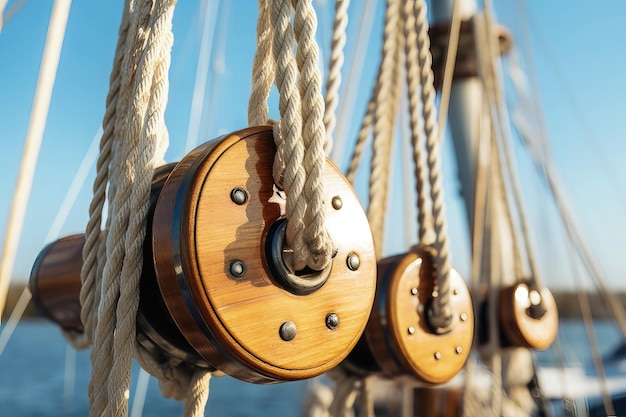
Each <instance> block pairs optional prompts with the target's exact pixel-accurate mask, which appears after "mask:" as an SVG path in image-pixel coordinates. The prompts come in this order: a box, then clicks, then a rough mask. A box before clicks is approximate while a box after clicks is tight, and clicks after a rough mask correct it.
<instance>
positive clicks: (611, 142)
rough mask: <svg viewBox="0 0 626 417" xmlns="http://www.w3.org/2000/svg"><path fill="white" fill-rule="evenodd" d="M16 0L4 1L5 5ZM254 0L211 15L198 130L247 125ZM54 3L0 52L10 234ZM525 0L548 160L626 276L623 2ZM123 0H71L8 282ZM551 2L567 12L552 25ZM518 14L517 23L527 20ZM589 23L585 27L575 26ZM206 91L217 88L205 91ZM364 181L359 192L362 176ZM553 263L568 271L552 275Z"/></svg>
mask: <svg viewBox="0 0 626 417" xmlns="http://www.w3.org/2000/svg"><path fill="white" fill-rule="evenodd" d="M13 3H14V2H9V7H10V6H11V4H13ZM323 3H326V2H325V1H319V2H315V4H316V5H317V6H320V5H323ZM354 3H356V2H354ZM246 4H249V5H250V7H248V8H244V9H241V8H237V6H236V5H235V4H232V1H230V2H229V1H222V2H220V7H219V10H217V11H216V13H215V14H214V18H215V21H216V22H217V23H216V24H215V26H214V30H215V33H216V38H217V39H220V40H222V41H223V43H216V44H215V45H212V54H211V56H212V59H211V61H210V62H211V67H210V69H211V71H210V76H209V77H208V79H207V80H206V84H207V91H208V92H207V93H206V94H205V98H206V99H207V102H208V104H206V107H205V109H204V111H203V113H202V114H201V115H200V125H199V127H198V131H197V133H196V134H194V133H193V132H191V136H192V137H195V138H203V140H209V139H211V138H214V137H217V136H219V135H221V134H223V133H226V132H229V131H234V130H238V129H240V128H243V127H245V126H246V125H247V120H246V111H247V98H248V95H249V92H250V78H251V67H252V57H253V54H254V43H255V37H254V33H255V28H256V2H249V3H246ZM239 5H241V3H239ZM381 6H382V2H380V3H379V4H378V5H377V7H378V8H377V14H376V19H375V23H374V26H373V27H372V30H371V36H372V41H371V42H372V43H371V44H370V48H369V51H368V57H367V63H368V64H369V65H368V66H367V68H365V72H364V74H363V82H362V84H363V85H366V86H367V87H366V88H361V89H360V91H358V97H357V102H358V103H359V104H358V106H357V107H355V109H354V112H353V113H354V114H353V117H351V118H350V119H351V120H352V125H350V126H346V127H345V131H348V132H349V134H347V135H345V137H343V138H338V139H337V140H342V139H343V140H346V141H352V140H353V138H354V137H355V135H356V133H355V132H356V129H358V126H357V124H358V122H359V121H360V118H361V117H362V114H363V109H364V107H365V104H366V100H367V97H366V96H367V94H369V89H370V85H371V82H370V81H371V80H372V79H373V72H374V69H375V68H376V67H377V65H378V54H379V45H380V35H381V27H382V24H381V23H382V22H381V15H382V14H381V10H382V7H381ZM202 7H203V6H202V4H198V3H196V2H194V3H193V4H192V2H181V3H180V4H179V5H178V6H177V9H176V12H175V15H174V33H175V43H174V48H173V51H172V64H171V68H170V73H169V75H170V95H169V103H168V109H167V113H166V122H167V124H168V129H169V133H170V148H169V150H168V152H167V154H166V159H167V161H168V162H170V161H174V160H177V159H178V158H180V155H182V154H183V153H184V149H185V148H189V145H188V143H187V140H186V138H187V137H188V136H190V134H189V133H188V132H189V131H190V129H188V126H189V124H191V122H190V113H191V108H192V104H191V102H192V95H193V89H194V82H195V78H196V75H195V72H196V68H197V62H198V53H199V50H200V46H201V34H202V28H201V26H200V24H201V20H202V19H201V16H203V15H204V9H202ZM215 7H217V6H215ZM499 7H500V8H498V9H496V16H497V17H498V18H499V19H498V20H499V21H501V22H502V23H504V24H508V25H509V29H510V30H511V32H512V33H513V38H514V42H516V44H517V45H520V46H523V44H524V42H525V41H524V35H523V33H524V32H523V31H522V30H521V29H520V27H516V26H515V24H514V22H515V17H516V14H517V12H516V10H512V9H514V8H511V9H507V8H505V7H503V6H499ZM50 8H51V4H48V3H47V4H46V5H45V7H44V5H41V4H39V3H37V4H35V3H34V2H29V3H26V4H25V5H24V6H23V7H22V9H21V10H19V12H18V13H17V14H16V15H15V16H13V18H12V19H11V20H10V21H9V22H8V23H7V24H6V25H5V26H4V27H3V28H2V31H1V32H0V57H2V60H3V62H6V63H8V65H1V66H0V91H2V92H3V93H2V94H0V128H1V129H2V131H3V132H4V133H3V138H2V139H1V140H0V144H1V145H2V148H1V150H2V151H1V152H0V167H1V168H0V169H2V172H3V174H4V175H3V178H4V179H3V181H1V182H0V195H2V196H5V198H3V199H1V200H0V235H1V236H3V237H4V233H5V231H6V221H7V216H8V212H9V207H10V200H11V198H12V194H13V188H14V185H15V179H16V176H17V172H18V166H19V161H20V158H21V152H22V145H23V140H24V136H25V132H26V128H27V125H28V119H29V115H30V107H31V102H32V97H33V93H34V89H35V85H36V80H37V73H38V70H39V61H40V59H41V52H42V49H43V44H44V41H45V36H46V31H47V25H48V19H49V13H50ZM526 8H527V12H528V13H527V14H528V22H527V23H528V26H529V29H530V44H531V48H530V49H531V50H532V54H533V56H534V59H531V58H529V56H528V55H523V54H522V60H523V61H525V64H528V61H534V63H535V65H536V72H537V78H538V82H539V86H538V89H539V92H540V95H541V97H540V101H541V103H542V107H543V110H544V112H543V114H544V119H545V123H546V127H547V131H548V134H549V137H550V145H551V149H552V156H553V160H554V164H555V166H556V168H557V171H558V174H559V178H560V179H561V180H562V183H563V185H564V188H565V190H566V192H567V196H568V198H569V201H570V203H571V205H572V206H573V207H574V208H575V212H576V216H577V218H578V219H579V223H580V224H581V232H582V233H583V235H584V236H585V237H586V239H587V241H588V244H589V245H588V246H589V247H590V249H591V250H592V253H593V254H594V256H595V257H596V260H597V261H598V263H599V264H600V265H601V266H602V269H603V270H604V271H605V272H606V276H607V277H608V279H609V283H610V285H611V286H613V287H618V288H620V289H626V280H625V279H624V277H625V276H626V256H623V245H624V244H623V242H624V238H623V236H624V234H625V233H624V232H626V164H624V163H623V161H626V140H624V139H626V138H625V137H624V136H625V135H626V134H625V132H626V129H624V127H623V125H624V120H625V119H624V117H623V108H624V105H623V104H622V103H621V101H620V99H621V98H622V97H625V96H626V79H624V77H623V74H624V73H626V53H621V55H620V53H619V52H615V48H612V44H611V41H610V39H623V38H624V35H626V33H625V32H626V28H624V27H623V25H622V24H621V22H620V18H621V16H624V15H626V3H623V2H619V1H613V2H605V3H603V4H599V5H596V8H595V9H594V10H593V12H590V11H589V6H588V5H587V4H586V3H585V2H582V1H579V2H572V3H570V4H569V5H568V7H567V8H562V7H560V8H558V6H557V5H555V4H528V5H526ZM121 9H122V7H121V4H119V5H118V4H109V3H108V2H101V4H100V3H98V4H88V3H87V2H74V3H73V4H72V9H71V11H70V17H69V21H68V27H67V32H66V35H65V41H64V46H63V51H62V55H61V60H60V63H59V68H58V73H57V79H56V85H55V89H54V92H53V96H52V101H51V106H50V112H49V115H48V122H47V127H46V131H45V134H44V138H43V142H42V148H41V153H40V157H39V162H38V167H37V171H36V173H35V180H34V183H33V190H32V192H31V198H30V201H29V206H28V211H27V214H26V219H25V224H24V229H23V231H22V237H21V239H20V245H19V249H18V258H17V260H16V264H15V269H14V274H13V277H14V281H13V282H15V281H18V282H25V281H27V280H28V275H29V274H30V269H31V267H32V264H33V261H34V259H35V258H36V256H37V254H38V253H39V251H40V250H41V249H42V248H43V247H44V244H45V243H46V242H45V241H46V240H47V239H48V238H47V237H46V236H47V235H48V231H49V229H50V227H51V226H52V224H53V219H54V218H55V216H56V215H57V212H58V211H59V207H60V205H61V201H62V200H63V198H64V196H65V193H66V190H67V189H68V188H69V185H70V184H71V182H72V180H73V178H74V175H75V173H76V172H77V171H78V170H79V167H80V165H81V161H82V160H83V157H84V155H85V154H86V153H87V151H88V149H89V146H90V144H91V143H92V138H93V137H94V134H96V132H98V129H99V126H100V124H101V119H102V116H103V114H104V104H105V97H106V92H107V90H108V79H109V71H110V67H111V63H112V60H113V53H114V48H115V43H116V41H117V29H118V26H119V20H120V16H121ZM318 9H319V7H318ZM324 10H325V11H324V13H321V14H320V15H319V17H318V18H319V25H320V27H319V29H318V38H319V39H320V40H321V43H320V47H321V48H322V49H323V50H324V52H323V54H322V58H323V59H324V60H326V59H327V51H328V45H330V40H329V36H330V31H331V24H332V7H327V8H325V9H324ZM350 10H351V12H354V14H353V16H358V15H359V10H360V9H359V8H358V5H352V6H351V9H350ZM557 16H558V19H559V24H557V25H555V24H554V20H555V19H557ZM233 19H237V24H230V23H231V22H232V20H233ZM353 19H356V18H355V17H353ZM517 25H520V26H521V24H520V23H519V22H518V23H517ZM581 27H582V28H585V29H586V30H580V28H581ZM348 30H349V31H350V30H351V31H352V32H349V33H348V36H349V38H348V44H347V46H346V54H347V56H346V64H345V65H344V75H343V80H344V81H343V83H342V88H343V87H345V86H346V84H347V79H348V78H349V76H348V75H347V74H346V71H348V68H349V65H350V59H351V54H352V52H350V50H349V48H350V47H351V46H352V47H353V46H354V42H355V40H354V35H355V30H356V29H355V28H354V25H353V21H351V22H350V23H349V29H348ZM351 33H352V35H353V36H352V38H350V35H351ZM351 39H352V40H351ZM521 52H524V51H523V50H522V51H521ZM583 57H584V58H585V59H583ZM324 62H326V61H324ZM325 66H326V65H325V64H324V67H325ZM529 79H531V80H532V79H533V76H532V75H530V76H529ZM211 97H217V99H213V100H211ZM535 99H537V97H535ZM585 103H587V104H585ZM270 109H271V111H270V113H271V114H272V115H274V117H275V115H277V113H278V111H277V105H276V104H275V99H274V101H271V102H270ZM355 121H356V122H357V123H355ZM344 123H345V122H344ZM191 130H193V129H191ZM448 131H449V129H448ZM199 143H200V141H197V142H196V144H199ZM346 143H348V142H346ZM516 150H517V152H518V157H517V160H518V164H519V166H520V170H521V174H520V176H521V177H522V178H523V179H524V180H525V184H524V189H525V191H526V194H525V196H526V198H527V203H528V206H527V208H526V209H527V211H528V212H529V213H530V215H531V217H532V219H534V220H535V223H536V224H538V226H535V228H534V229H533V231H534V242H535V243H536V244H537V247H540V248H543V249H540V253H538V254H537V255H538V257H539V259H540V261H541V265H542V268H541V269H542V271H543V272H544V277H543V280H544V282H546V284H547V285H548V286H549V287H551V288H555V289H559V288H569V287H571V286H572V285H573V284H572V283H571V281H570V280H568V275H571V274H572V271H571V270H570V268H569V266H566V265H567V263H568V262H569V261H568V259H567V257H568V253H567V250H566V247H565V246H566V245H564V244H562V243H559V242H561V241H562V236H559V235H562V234H563V231H562V228H560V227H559V226H558V225H557V224H556V223H557V222H558V218H557V217H556V213H555V210H554V207H553V203H552V202H550V200H549V197H548V194H547V191H546V187H545V185H544V183H543V182H542V181H541V179H540V178H539V177H538V175H536V174H535V173H534V172H535V171H534V168H533V166H532V161H530V159H529V158H528V156H527V155H524V154H519V153H520V152H519V146H516ZM442 153H443V158H444V161H443V164H444V169H445V175H446V178H445V182H444V185H445V192H446V201H447V202H448V203H449V204H448V206H449V207H448V215H447V217H448V222H449V225H450V226H449V228H450V235H451V245H452V248H451V250H452V256H453V262H454V264H455V265H456V266H457V268H458V269H459V270H461V271H462V272H463V275H464V277H465V278H466V279H468V278H469V273H468V272H469V242H468V240H469V239H468V232H467V225H466V220H465V213H464V207H463V203H462V202H460V201H459V200H460V199H459V198H458V190H459V185H458V180H457V178H456V168H455V166H454V156H453V152H452V150H451V140H449V139H448V138H446V141H445V144H444V147H443V149H442ZM347 154H348V152H345V154H344V155H339V160H338V161H336V162H337V163H338V166H339V167H340V168H345V166H346V158H347ZM94 173H95V168H94V167H92V168H90V170H89V175H88V176H87V180H86V182H85V184H84V186H83V187H82V189H81V190H80V193H79V194H78V197H77V201H76V204H75V205H74V207H73V208H72V209H71V211H70V212H69V217H68V219H67V221H66V222H65V224H64V225H63V227H62V228H61V229H60V230H59V233H60V234H62V235H65V234H69V233H75V232H81V231H82V230H83V229H84V227H85V225H86V223H87V208H88V205H89V201H90V197H91V191H90V190H91V184H92V182H93V177H94ZM357 190H358V191H359V194H360V195H361V196H363V193H362V190H361V189H360V188H359V187H358V186H357ZM400 205H401V204H396V206H400ZM395 210H396V211H395V212H392V211H390V212H389V214H390V216H389V217H394V218H402V216H401V215H399V216H395V215H394V213H395V214H397V213H398V212H399V211H400V210H401V207H395ZM391 226H395V228H396V229H395V233H393V232H389V233H387V235H386V240H385V242H386V247H385V252H386V253H388V254H390V253H395V252H397V251H401V250H403V248H405V247H406V244H405V241H406V239H407V238H406V236H405V233H407V232H406V229H411V227H410V226H409V227H402V226H401V225H400V226H398V225H397V224H395V225H394V224H391ZM405 226H406V225H405ZM409 233H410V230H409ZM57 234H58V233H57ZM0 245H3V243H0ZM548 249H550V250H551V251H549V250H548ZM568 271H569V272H568ZM559 274H560V275H561V276H556V275H559ZM585 282H587V284H588V285H589V283H590V280H589V279H586V281H585Z"/></svg>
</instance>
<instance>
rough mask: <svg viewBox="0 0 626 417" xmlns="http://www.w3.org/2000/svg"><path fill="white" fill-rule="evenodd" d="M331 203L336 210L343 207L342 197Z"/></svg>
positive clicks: (336, 197)
mask: <svg viewBox="0 0 626 417" xmlns="http://www.w3.org/2000/svg"><path fill="white" fill-rule="evenodd" d="M331 203H332V205H333V208H334V209H335V210H339V209H340V208H341V207H343V201H341V197H339V196H338V195H336V196H334V197H333V199H332V202H331Z"/></svg>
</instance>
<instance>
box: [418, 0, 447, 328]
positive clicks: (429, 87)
mask: <svg viewBox="0 0 626 417" xmlns="http://www.w3.org/2000/svg"><path fill="white" fill-rule="evenodd" d="M414 15H415V26H416V31H417V45H418V60H419V63H420V69H421V71H420V85H421V87H422V94H421V100H422V117H423V119H424V131H425V133H426V150H427V155H428V157H427V165H428V171H429V176H428V180H429V183H430V198H431V201H432V212H433V221H434V226H435V235H436V239H435V242H434V247H435V249H436V250H437V256H436V261H437V264H438V267H437V287H438V296H437V297H435V299H434V300H433V304H432V311H433V314H432V316H431V324H432V325H433V326H435V327H439V328H445V327H447V326H448V324H449V323H450V321H451V320H452V309H451V307H450V279H449V278H450V268H451V260H450V253H449V250H448V239H447V227H446V223H445V206H444V196H443V187H442V179H441V162H440V161H441V160H440V149H439V141H440V138H439V128H438V125H437V120H436V119H437V115H436V113H437V111H436V107H435V95H436V92H435V87H434V84H433V80H434V77H433V71H432V56H431V53H430V38H429V37H428V30H429V25H428V18H427V7H426V1H425V0H417V1H416V3H415V8H414Z"/></svg>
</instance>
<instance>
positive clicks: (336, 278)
mask: <svg viewBox="0 0 626 417" xmlns="http://www.w3.org/2000/svg"><path fill="white" fill-rule="evenodd" d="M275 152H276V148H275V145H274V139H273V136H272V128H271V127H270V126H265V127H255V128H249V129H245V130H242V131H239V132H236V133H233V134H231V135H227V136H224V137H222V138H219V139H217V140H215V141H212V142H209V143H206V144H204V145H202V146H200V147H198V148H197V149H195V150H194V151H192V152H191V153H190V154H188V155H187V156H185V158H184V159H183V160H182V161H181V162H180V163H179V164H178V165H177V166H176V168H175V169H174V171H173V172H172V174H171V175H170V177H169V178H168V180H167V182H166V183H165V185H164V187H163V190H162V192H161V196H160V198H159V200H158V202H157V205H156V209H155V214H154V226H153V249H154V255H155V267H156V275H157V280H158V283H159V287H160V289H161V292H162V294H163V298H164V301H165V303H166V305H167V308H168V310H169V311H170V313H171V315H172V317H173V319H174V320H175V322H176V324H177V325H178V328H179V329H180V330H181V332H182V333H183V335H184V336H185V338H186V339H187V340H188V341H189V342H190V344H191V345H192V346H193V347H194V348H195V350H196V351H197V352H198V353H199V354H200V355H201V356H202V357H203V358H204V359H206V360H207V361H208V362H209V363H211V364H213V365H214V366H215V367H216V368H218V369H220V370H222V371H224V372H225V373H227V374H229V375H231V376H234V377H236V378H239V379H242V380H244V381H248V382H255V383H274V382H280V381H288V380H298V379H303V378H310V377H313V376H316V375H319V374H321V373H324V372H326V371H328V370H330V369H331V368H333V367H334V366H336V365H337V364H339V363H340V362H341V361H342V360H343V359H344V358H345V356H346V355H347V354H348V352H350V350H351V349H352V348H353V346H354V345H355V344H356V343H357V341H358V340H359V337H360V336H361V334H362V332H363V330H364V328H365V325H366V323H367V320H368V317H369V314H370V311H371V306H372V302H373V299H374V292H375V286H376V264H375V255H374V248H373V242H372V236H371V232H370V229H369V225H368V222H367V218H366V216H365V213H364V212H363V209H362V207H361V205H360V203H359V201H358V199H357V197H356V195H355V193H354V191H353V190H352V187H351V186H350V185H349V183H348V182H347V180H346V179H345V178H344V177H343V176H342V175H341V173H340V172H339V170H338V169H337V168H336V167H335V166H334V165H333V164H332V162H330V161H328V160H327V161H326V166H325V170H324V177H325V189H326V196H327V197H326V200H325V207H326V224H327V228H328V232H329V234H330V236H331V237H332V240H333V245H334V248H335V250H336V253H335V255H334V257H333V260H332V263H331V264H330V265H329V266H328V267H327V268H326V269H325V270H324V271H312V270H308V271H293V270H292V268H291V267H290V266H289V265H290V260H289V254H290V249H289V248H288V247H287V244H286V242H285V239H284V236H283V235H284V229H285V220H284V218H283V216H282V214H283V206H284V197H283V196H282V191H280V190H278V189H277V187H276V186H275V185H274V180H273V178H272V164H273V159H274V154H275ZM287 198H288V197H287Z"/></svg>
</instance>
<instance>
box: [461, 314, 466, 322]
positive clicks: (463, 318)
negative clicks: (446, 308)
mask: <svg viewBox="0 0 626 417" xmlns="http://www.w3.org/2000/svg"><path fill="white" fill-rule="evenodd" d="M465 320H467V313H461V321H465Z"/></svg>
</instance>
